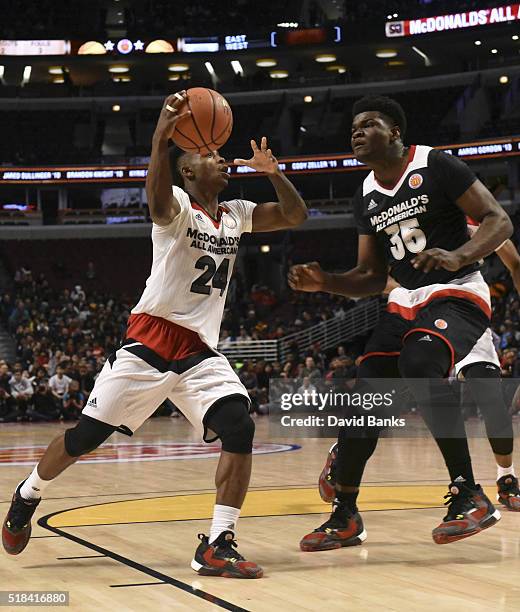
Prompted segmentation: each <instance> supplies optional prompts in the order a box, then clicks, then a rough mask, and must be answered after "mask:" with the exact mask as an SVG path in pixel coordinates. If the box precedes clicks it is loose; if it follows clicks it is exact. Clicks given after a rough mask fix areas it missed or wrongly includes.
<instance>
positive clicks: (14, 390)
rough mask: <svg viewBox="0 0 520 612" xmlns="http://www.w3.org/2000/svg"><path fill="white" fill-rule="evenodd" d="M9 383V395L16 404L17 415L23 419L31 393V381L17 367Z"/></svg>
mask: <svg viewBox="0 0 520 612" xmlns="http://www.w3.org/2000/svg"><path fill="white" fill-rule="evenodd" d="M9 385H10V387H11V396H12V398H13V400H14V401H15V404H16V411H17V413H18V414H17V417H18V418H19V419H20V418H21V419H24V418H25V412H26V410H27V405H28V403H29V401H30V399H31V397H32V395H33V388H32V385H31V381H30V380H29V379H28V378H27V377H25V376H23V373H22V370H20V369H18V370H15V371H14V374H13V377H12V378H11V380H10V381H9Z"/></svg>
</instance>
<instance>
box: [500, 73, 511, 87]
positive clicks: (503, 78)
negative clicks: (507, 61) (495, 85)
mask: <svg viewBox="0 0 520 612" xmlns="http://www.w3.org/2000/svg"><path fill="white" fill-rule="evenodd" d="M498 82H499V83H501V84H502V85H507V84H508V83H509V77H508V76H507V74H503V75H502V76H501V77H500V78H499V79H498Z"/></svg>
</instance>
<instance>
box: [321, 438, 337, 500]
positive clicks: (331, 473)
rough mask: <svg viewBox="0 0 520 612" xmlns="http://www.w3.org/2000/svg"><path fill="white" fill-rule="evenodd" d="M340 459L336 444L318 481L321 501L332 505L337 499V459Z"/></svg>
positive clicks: (330, 450)
mask: <svg viewBox="0 0 520 612" xmlns="http://www.w3.org/2000/svg"><path fill="white" fill-rule="evenodd" d="M337 457H338V443H337V442H335V443H334V444H333V445H332V446H331V447H330V449H329V452H328V454H327V460H326V461H325V465H324V466H323V469H322V470H321V474H320V477H319V479H318V489H319V491H320V497H321V499H322V500H323V501H324V502H326V503H327V504H330V503H331V502H332V501H334V498H335V497H336V488H335V487H336V474H335V472H336V459H337Z"/></svg>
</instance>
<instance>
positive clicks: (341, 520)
mask: <svg viewBox="0 0 520 612" xmlns="http://www.w3.org/2000/svg"><path fill="white" fill-rule="evenodd" d="M366 539H367V532H366V531H365V528H364V526H363V520H362V518H361V515H360V514H359V512H357V511H356V512H353V511H352V510H351V509H350V508H349V507H348V506H347V505H346V504H344V503H341V502H340V503H334V505H333V509H332V514H331V515H330V518H329V520H328V521H325V523H323V525H320V526H319V527H318V528H317V529H315V530H314V531H313V532H311V533H308V534H307V535H306V536H304V537H303V538H302V540H301V541H300V548H301V550H303V551H304V552H315V551H319V550H333V549H335V548H342V547H343V546H357V545H358V544H362V543H363V542H364V541H365V540H366Z"/></svg>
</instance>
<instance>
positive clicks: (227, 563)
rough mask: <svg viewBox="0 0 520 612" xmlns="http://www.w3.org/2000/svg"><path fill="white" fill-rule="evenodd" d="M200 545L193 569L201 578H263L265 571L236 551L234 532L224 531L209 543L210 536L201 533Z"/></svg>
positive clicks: (192, 565)
mask: <svg viewBox="0 0 520 612" xmlns="http://www.w3.org/2000/svg"><path fill="white" fill-rule="evenodd" d="M198 537H199V540H200V544H199V545H198V547H197V550H196V551H195V557H193V561H192V562H191V567H192V569H194V570H195V571H196V572H197V573H198V574H199V575H200V576H222V577H224V578H261V577H262V576H263V575H264V570H263V569H262V568H261V567H260V566H259V565H257V564H256V563H253V562H252V561H246V560H245V559H244V557H242V555H240V554H239V553H238V552H237V551H236V547H237V543H236V542H235V534H234V533H233V532H232V531H223V532H222V533H221V534H220V535H219V536H218V538H217V539H216V540H215V541H214V542H212V543H211V544H210V543H209V540H208V536H205V535H204V534H203V533H199V536H198Z"/></svg>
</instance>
